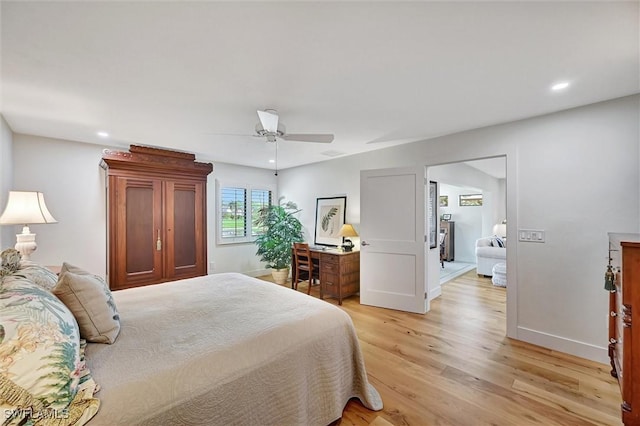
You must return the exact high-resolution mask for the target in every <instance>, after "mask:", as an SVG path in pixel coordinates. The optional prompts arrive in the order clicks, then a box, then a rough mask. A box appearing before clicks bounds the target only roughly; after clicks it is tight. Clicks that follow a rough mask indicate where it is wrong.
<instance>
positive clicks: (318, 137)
mask: <svg viewBox="0 0 640 426" xmlns="http://www.w3.org/2000/svg"><path fill="white" fill-rule="evenodd" d="M281 139H284V140H285V141H295V142H316V143H331V142H333V135H332V134H330V133H325V134H309V135H304V134H291V133H287V134H286V135H282V137H281Z"/></svg>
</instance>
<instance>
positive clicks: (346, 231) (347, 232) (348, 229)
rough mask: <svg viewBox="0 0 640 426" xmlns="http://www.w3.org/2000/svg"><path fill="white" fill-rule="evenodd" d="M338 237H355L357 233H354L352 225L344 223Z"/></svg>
mask: <svg viewBox="0 0 640 426" xmlns="http://www.w3.org/2000/svg"><path fill="white" fill-rule="evenodd" d="M338 236H339V237H357V236H358V233H357V232H356V230H355V229H353V225H350V224H348V223H345V224H344V225H342V228H340V232H338Z"/></svg>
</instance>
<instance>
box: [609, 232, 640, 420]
mask: <svg viewBox="0 0 640 426" xmlns="http://www.w3.org/2000/svg"><path fill="white" fill-rule="evenodd" d="M609 258H610V262H611V267H612V272H613V274H614V275H613V290H611V291H610V295H609V315H608V316H609V357H610V358H611V367H612V369H611V375H612V376H614V377H616V378H617V379H618V382H619V384H620V390H621V393H622V405H621V407H620V408H621V411H622V422H623V423H624V424H625V426H631V425H640V319H638V315H639V313H640V234H617V233H610V234H609ZM608 284H609V285H610V284H611V282H610V281H609V283H608Z"/></svg>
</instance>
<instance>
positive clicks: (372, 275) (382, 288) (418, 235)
mask: <svg viewBox="0 0 640 426" xmlns="http://www.w3.org/2000/svg"><path fill="white" fill-rule="evenodd" d="M360 245H361V247H360V303H362V304H364V305H372V306H379V307H382V308H390V309H397V310H400V311H407V312H416V313H425V312H426V311H427V309H428V301H427V300H426V297H425V292H426V282H425V169H424V167H412V168H399V169H380V170H365V171H361V172H360Z"/></svg>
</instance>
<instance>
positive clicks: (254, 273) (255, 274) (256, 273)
mask: <svg viewBox="0 0 640 426" xmlns="http://www.w3.org/2000/svg"><path fill="white" fill-rule="evenodd" d="M243 274H245V275H249V276H250V277H254V278H255V277H261V276H263V275H270V274H271V269H256V270H253V271H247V272H243Z"/></svg>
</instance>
